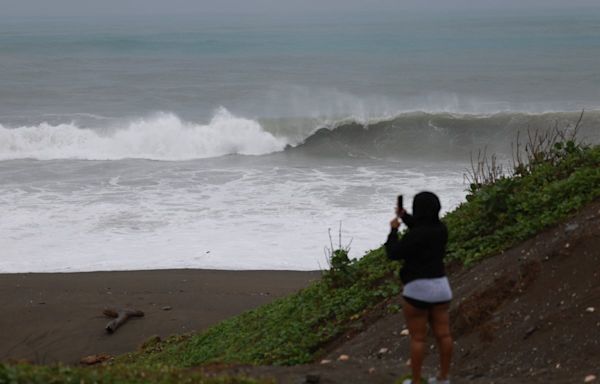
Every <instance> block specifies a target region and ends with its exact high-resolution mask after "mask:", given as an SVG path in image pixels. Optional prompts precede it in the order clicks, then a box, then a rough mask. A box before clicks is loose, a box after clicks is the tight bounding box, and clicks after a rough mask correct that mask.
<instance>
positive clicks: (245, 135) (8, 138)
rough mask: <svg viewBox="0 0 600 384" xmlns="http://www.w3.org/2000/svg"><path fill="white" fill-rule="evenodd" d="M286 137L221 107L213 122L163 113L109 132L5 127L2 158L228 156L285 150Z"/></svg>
mask: <svg viewBox="0 0 600 384" xmlns="http://www.w3.org/2000/svg"><path fill="white" fill-rule="evenodd" d="M286 145H287V142H286V140H285V139H281V138H277V137H275V136H274V135H272V134H271V133H269V132H266V131H265V130H264V129H263V128H262V127H261V125H260V124H259V123H258V122H256V121H254V120H250V119H245V118H240V117H236V116H234V115H232V114H231V113H229V112H228V111H227V110H226V109H225V108H220V109H219V110H218V111H217V112H216V113H215V115H214V116H213V118H212V119H211V121H210V122H209V123H208V124H205V125H203V124H195V123H190V122H185V121H182V120H181V119H180V118H179V117H177V116H176V115H174V114H172V113H158V114H156V115H154V116H153V117H151V118H148V119H139V120H135V121H131V122H128V123H125V124H122V125H120V126H115V127H110V129H106V130H104V131H102V130H98V129H90V128H86V127H80V126H78V125H76V124H75V123H69V124H57V125H52V124H48V123H41V124H39V125H35V126H21V127H15V128H11V127H5V126H3V125H0V159H2V160H11V159H26V158H33V159H39V160H51V159H85V160H118V159H126V158H136V159H153V160H189V159H200V158H209V157H217V156H223V155H229V154H242V155H262V154H266V153H271V152H277V151H281V150H283V149H284V148H285V146H286Z"/></svg>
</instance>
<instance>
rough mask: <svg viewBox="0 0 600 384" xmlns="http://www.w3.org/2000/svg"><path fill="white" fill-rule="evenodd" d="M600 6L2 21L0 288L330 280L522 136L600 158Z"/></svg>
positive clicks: (456, 196)
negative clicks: (574, 136) (268, 274)
mask: <svg viewBox="0 0 600 384" xmlns="http://www.w3.org/2000/svg"><path fill="white" fill-rule="evenodd" d="M599 63H600V8H595V9H561V10H543V9H542V10H540V9H531V10H522V9H521V10H518V11H517V10H512V11H508V10H507V11H494V12H491V11H488V12H485V11H472V12H467V11H464V10H462V11H460V12H459V11H454V12H441V11H435V10H432V11H427V12H425V11H420V12H416V11H413V12H407V13H398V12H396V13H393V14H385V15H384V14H377V13H376V12H374V11H373V12H369V13H366V14H356V13H355V14H352V13H343V12H342V13H340V14H337V15H331V14H327V15H317V14H312V15H308V14H307V15H293V16H292V15H278V16H277V17H275V16H271V17H267V16H258V15H239V14H238V15H236V14H230V15H211V16H210V17H209V16H193V15H187V16H181V15H180V16H164V17H150V16H144V17H133V16H128V17H125V16H123V17H116V16H114V17H108V16H102V17H98V18H92V17H88V18H75V17H70V18H67V17H65V18H19V19H16V18H7V17H2V16H0V255H1V256H0V273H14V272H56V271H59V272H75V271H96V270H130V269H159V268H215V269H291V270H312V269H320V268H326V267H327V260H326V257H325V247H330V246H331V245H330V238H329V232H330V231H331V234H332V237H333V241H334V243H335V244H334V245H337V243H338V242H339V238H338V231H339V228H340V225H341V234H342V245H344V246H346V245H349V246H350V249H351V251H350V254H351V256H352V257H360V256H362V255H363V254H364V253H365V251H367V250H369V249H374V248H377V247H379V246H380V245H381V244H382V243H383V241H384V240H385V238H386V235H387V231H388V225H389V224H388V222H389V220H390V219H391V218H392V216H393V210H394V204H395V201H396V195H398V194H404V195H405V196H406V197H405V201H406V204H407V205H408V206H410V202H411V198H412V196H413V195H414V194H416V193H417V192H419V191H421V190H431V191H434V192H436V193H437V194H438V195H439V196H440V197H441V200H442V205H443V210H444V211H445V212H446V211H449V210H452V209H453V208H455V207H456V206H457V205H459V204H460V203H461V202H463V201H464V198H465V194H466V192H465V191H466V185H465V181H464V174H465V172H466V171H467V170H468V169H469V167H470V156H471V154H472V153H477V151H478V150H479V149H483V148H486V150H487V151H488V152H489V153H492V152H494V153H497V154H498V156H499V158H500V159H501V160H502V161H505V162H507V164H508V162H509V161H510V159H511V142H513V141H514V140H515V137H516V134H517V132H518V131H521V132H523V130H526V129H535V128H538V129H546V128H548V127H554V126H560V127H572V126H573V124H574V123H575V122H576V121H577V119H578V117H579V114H580V112H581V111H582V110H585V114H584V119H583V122H582V125H581V131H580V137H582V138H583V139H585V140H587V141H588V142H600V133H599V132H598V128H597V127H598V126H600V124H599V123H600V69H599V68H600V67H599V66H598V64H599Z"/></svg>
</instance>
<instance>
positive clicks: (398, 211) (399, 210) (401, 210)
mask: <svg viewBox="0 0 600 384" xmlns="http://www.w3.org/2000/svg"><path fill="white" fill-rule="evenodd" d="M405 213H406V211H405V210H404V208H398V207H396V216H398V217H399V218H402V217H404V214H405Z"/></svg>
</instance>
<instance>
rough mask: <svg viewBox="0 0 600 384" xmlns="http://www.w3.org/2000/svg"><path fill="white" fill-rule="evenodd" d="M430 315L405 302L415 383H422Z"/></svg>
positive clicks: (411, 364)
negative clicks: (422, 368)
mask: <svg viewBox="0 0 600 384" xmlns="http://www.w3.org/2000/svg"><path fill="white" fill-rule="evenodd" d="M428 314H429V313H428V311H427V310H424V309H419V308H416V307H414V306H413V305H412V304H410V303H408V302H406V300H404V318H405V320H406V326H407V327H408V332H409V333H410V367H411V370H412V382H413V383H420V382H421V367H422V366H423V359H424V358H425V339H426V337H427V320H428Z"/></svg>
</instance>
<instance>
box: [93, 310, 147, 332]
mask: <svg viewBox="0 0 600 384" xmlns="http://www.w3.org/2000/svg"><path fill="white" fill-rule="evenodd" d="M102 313H104V316H108V317H113V318H114V320H111V321H109V322H108V324H106V327H105V329H106V332H108V333H113V332H114V331H116V330H117V328H119V327H120V326H121V325H123V323H125V322H126V321H127V320H129V318H130V317H142V316H144V312H142V311H138V310H136V309H129V308H126V309H120V310H116V309H113V308H106V309H105V310H104V311H102Z"/></svg>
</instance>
